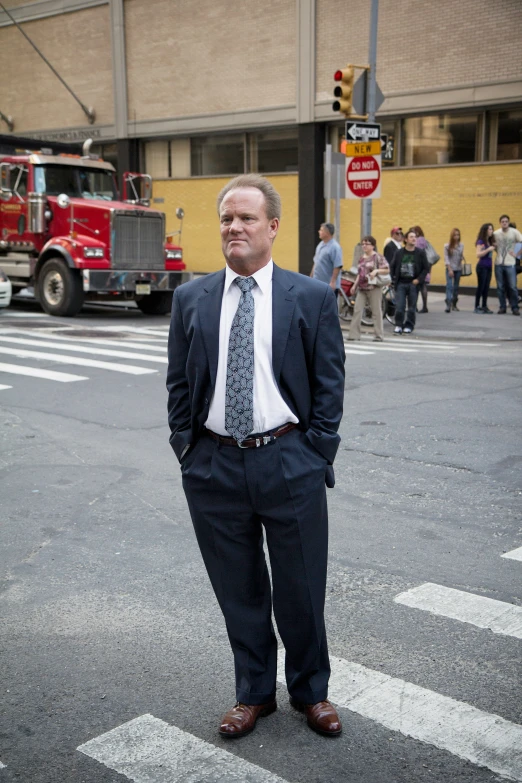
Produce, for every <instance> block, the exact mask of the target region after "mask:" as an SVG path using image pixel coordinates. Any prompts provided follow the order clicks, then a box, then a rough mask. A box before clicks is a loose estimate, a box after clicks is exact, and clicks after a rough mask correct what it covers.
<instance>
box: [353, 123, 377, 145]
mask: <svg viewBox="0 0 522 783" xmlns="http://www.w3.org/2000/svg"><path fill="white" fill-rule="evenodd" d="M380 138H381V126H380V125H379V123H372V122H353V121H350V120H348V121H347V123H346V139H347V140H348V139H352V140H353V141H369V140H370V139H375V140H376V141H377V140H379V139H380Z"/></svg>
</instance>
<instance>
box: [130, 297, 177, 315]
mask: <svg viewBox="0 0 522 783" xmlns="http://www.w3.org/2000/svg"><path fill="white" fill-rule="evenodd" d="M136 304H137V305H138V307H139V308H140V310H141V312H142V313H145V315H167V314H168V313H170V311H171V309H172V291H158V292H155V293H153V294H149V296H142V297H141V299H137V300H136Z"/></svg>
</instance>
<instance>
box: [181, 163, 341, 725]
mask: <svg viewBox="0 0 522 783" xmlns="http://www.w3.org/2000/svg"><path fill="white" fill-rule="evenodd" d="M217 206H218V214H219V222H220V233H221V246H222V251H223V255H224V257H225V261H226V265H225V268H224V269H221V270H220V271H219V272H214V273H212V274H209V275H205V276H204V277H199V278H197V279H195V280H192V281H190V282H188V283H186V285H182V286H179V287H178V288H177V289H176V291H175V292H174V298H173V302H172V319H171V327H170V333H169V347H168V360H169V364H168V370H167V389H168V419H169V426H170V430H171V435H170V439H169V440H170V444H171V446H172V448H173V450H174V452H175V454H176V456H177V458H178V460H179V462H180V468H181V476H182V481H183V489H184V491H185V495H186V498H187V502H188V507H189V510H190V515H191V517H192V523H193V525H194V530H195V533H196V537H197V540H198V544H199V547H200V550H201V554H202V557H203V560H204V562H205V566H206V568H207V572H208V575H209V578H210V581H211V583H212V587H213V588H214V592H215V594H216V598H217V601H218V603H219V606H220V608H221V611H222V612H223V615H224V618H225V623H226V629H227V633H228V636H229V640H230V646H231V648H232V653H233V657H234V664H235V676H236V700H235V701H236V703H235V706H233V707H232V708H231V709H230V710H228V711H227V712H226V713H225V715H224V716H223V719H222V721H221V724H220V727H219V734H220V735H221V736H222V737H225V738H237V737H242V736H244V735H245V734H248V733H249V732H250V731H252V730H253V729H254V728H255V725H256V721H257V719H258V718H261V717H265V716H267V715H270V714H271V713H273V712H274V711H275V710H276V709H277V704H276V683H277V637H276V635H275V631H274V628H273V625H272V607H273V611H274V617H275V619H276V622H277V627H278V630H279V633H280V635H281V639H282V642H283V644H284V647H285V655H286V660H285V676H286V682H287V687H288V691H289V694H290V702H291V704H292V706H293V707H294V708H295V709H297V710H299V711H301V712H304V713H305V715H306V718H307V723H308V725H309V727H310V728H311V729H313V730H314V731H316V732H317V733H319V734H323V735H327V736H330V737H332V736H338V735H339V734H340V733H341V730H342V729H341V722H340V720H339V716H338V714H337V711H336V709H335V707H334V706H333V704H331V703H330V702H329V701H328V700H327V693H328V680H329V677H330V660H329V656H328V645H327V639H326V630H325V623H324V604H325V594H326V575H327V561H328V511H327V502H326V487H325V485H326V484H327V485H328V486H329V487H333V486H334V483H335V480H334V472H333V467H332V463H333V461H334V458H335V454H336V452H337V448H338V445H339V441H340V438H339V435H338V434H337V429H338V427H339V422H340V420H341V416H342V408H343V398H344V360H345V356H344V347H343V338H342V333H341V329H340V327H339V318H338V315H337V306H336V301H335V296H334V293H333V291H332V290H331V288H332V287H330V286H329V285H328V284H325V283H323V282H321V281H319V280H311V279H310V278H309V277H305V276H304V275H299V274H297V273H295V272H289V271H288V270H286V269H283V268H281V267H278V266H276V264H274V263H273V260H272V247H273V243H274V240H275V238H276V236H277V232H278V229H279V221H280V216H281V199H280V196H279V194H278V193H277V191H276V190H275V188H274V187H273V185H272V184H271V183H270V182H269V181H268V180H267V179H265V178H264V177H262V176H260V175H259V174H243V175H242V176H239V177H236V178H234V179H233V180H231V181H230V182H229V183H227V185H225V187H224V188H223V189H222V190H221V192H220V194H219V196H218V202H217ZM264 536H266V541H267V546H268V551H269V555H270V562H271V576H272V582H271V581H270V575H269V572H268V567H267V563H266V560H265V552H264V549H263V538H264ZM209 649H210V648H209ZM202 698H203V694H201V695H200V699H202ZM191 709H192V711H193V714H194V713H195V712H196V711H198V710H201V711H202V713H203V714H202V715H201V718H202V721H206V719H207V715H206V710H207V709H208V706H206V705H204V704H202V703H201V702H198V700H197V696H196V695H195V696H194V704H193V705H192V708H191Z"/></svg>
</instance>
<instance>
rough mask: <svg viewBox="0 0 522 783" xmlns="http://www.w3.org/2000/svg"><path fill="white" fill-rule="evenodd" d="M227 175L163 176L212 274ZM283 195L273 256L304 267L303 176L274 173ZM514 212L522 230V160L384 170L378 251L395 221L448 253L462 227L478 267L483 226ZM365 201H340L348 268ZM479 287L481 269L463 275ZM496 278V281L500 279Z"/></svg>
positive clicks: (201, 262) (168, 203)
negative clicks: (300, 210) (478, 241)
mask: <svg viewBox="0 0 522 783" xmlns="http://www.w3.org/2000/svg"><path fill="white" fill-rule="evenodd" d="M228 179H229V178H228V177H224V178H222V179H221V178H213V179H179V180H157V181H156V182H155V183H154V197H155V198H164V199H165V202H164V204H158V205H157V206H158V208H159V209H163V210H164V211H165V212H166V214H167V228H168V230H170V231H172V230H175V229H177V228H178V221H177V220H176V217H175V212H176V207H180V206H181V207H183V208H184V210H185V221H184V226H183V237H182V244H183V251H184V258H185V262H186V264H187V268H188V269H189V270H190V271H193V272H213V271H215V270H216V269H220V268H221V267H222V266H223V257H222V255H221V249H220V241H219V224H218V219H217V214H216V197H217V194H218V193H219V191H220V189H221V188H222V187H223V185H224V184H225V183H226V182H227V181H228ZM269 179H270V181H271V182H272V183H273V184H274V186H275V187H276V189H277V190H278V191H279V193H280V194H281V198H282V202H283V217H282V221H281V228H280V231H279V236H278V237H277V239H276V243H275V245H274V260H275V261H276V263H278V264H279V265H280V266H283V267H285V268H287V269H292V270H294V271H297V269H298V178H297V175H296V174H282V175H274V176H271V177H269ZM503 212H507V214H508V215H510V216H511V219H512V220H514V221H516V222H517V223H518V226H519V228H522V163H507V164H489V165H482V166H481V165H477V166H448V167H437V168H432V169H431V168H426V169H420V168H419V169H407V170H406V169H397V170H396V171H393V170H387V171H384V172H383V181H382V197H381V198H380V199H375V200H374V202H373V223H372V225H373V231H372V233H373V234H374V236H375V237H376V239H377V242H378V246H379V248H382V244H383V242H384V240H385V238H386V237H387V236H389V231H390V228H391V227H392V226H394V225H399V226H402V228H403V229H404V230H406V229H407V228H408V227H409V226H411V225H414V224H418V225H420V226H422V228H423V230H424V233H425V234H426V237H427V238H428V239H429V240H430V242H431V243H432V244H433V246H434V247H435V249H436V250H437V251H438V252H439V253H440V255H441V256H443V248H444V243H445V242H447V241H448V239H449V234H450V231H451V229H453V228H459V229H460V231H461V234H462V239H463V242H464V252H465V256H466V259H467V260H468V261H470V262H472V264H473V270H474V267H475V260H476V259H475V239H476V236H477V233H478V230H479V228H480V226H481V225H482V223H486V222H488V221H489V222H491V223H493V225H494V227H495V228H498V218H499V217H500V215H501V214H502V213H503ZM359 227H360V203H359V201H351V200H343V201H342V202H341V245H342V247H343V252H344V257H345V267H346V268H349V267H350V266H351V261H352V254H353V248H354V245H355V244H356V243H357V242H358V241H359V239H360V236H359ZM444 282H445V277H444V262H443V260H442V259H441V260H440V261H439V262H438V264H436V266H435V267H434V268H433V274H432V283H434V284H439V285H440V284H443V283H444ZM462 282H463V284H464V285H470V286H474V285H476V277H475V272H474V271H473V275H472V276H471V277H467V278H464V279H463V281H462ZM493 283H494V280H493Z"/></svg>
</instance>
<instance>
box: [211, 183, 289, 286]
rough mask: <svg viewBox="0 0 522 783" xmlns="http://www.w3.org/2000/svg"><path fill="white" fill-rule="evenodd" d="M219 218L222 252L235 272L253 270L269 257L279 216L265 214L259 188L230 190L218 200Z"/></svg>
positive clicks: (250, 271)
mask: <svg viewBox="0 0 522 783" xmlns="http://www.w3.org/2000/svg"><path fill="white" fill-rule="evenodd" d="M219 222H220V231H221V248H222V250H223V255H224V256H225V258H226V260H227V263H228V265H229V266H230V267H231V269H233V270H234V272H237V273H238V274H245V273H247V274H253V272H255V271H257V269H261V267H263V266H265V265H266V264H267V263H268V262H269V261H270V257H271V255H272V242H273V241H274V239H275V237H276V234H277V230H278V228H279V220H278V218H273V219H272V220H269V219H268V218H267V216H266V207H265V197H264V195H263V193H262V192H261V191H260V190H258V189H257V188H237V189H235V190H231V191H229V193H227V194H226V196H225V198H224V199H223V201H222V202H221V207H220V210H219Z"/></svg>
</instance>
